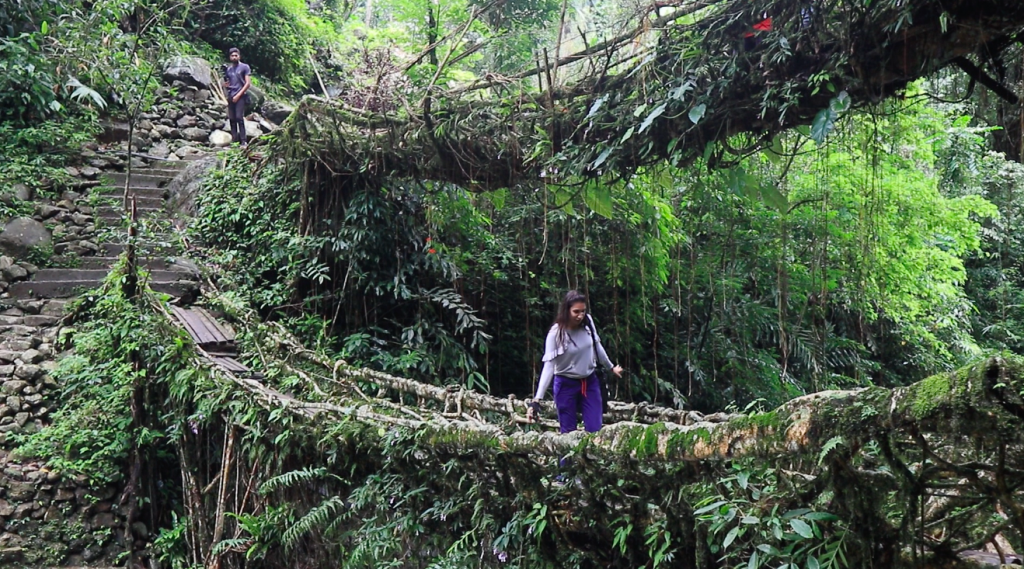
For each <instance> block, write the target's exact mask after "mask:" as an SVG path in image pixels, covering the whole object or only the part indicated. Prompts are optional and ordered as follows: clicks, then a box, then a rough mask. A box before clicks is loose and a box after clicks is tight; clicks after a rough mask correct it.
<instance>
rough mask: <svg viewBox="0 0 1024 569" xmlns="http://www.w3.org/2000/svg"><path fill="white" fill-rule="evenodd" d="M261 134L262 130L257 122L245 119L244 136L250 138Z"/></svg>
mask: <svg viewBox="0 0 1024 569" xmlns="http://www.w3.org/2000/svg"><path fill="white" fill-rule="evenodd" d="M261 134H263V130H262V129H260V125H259V123H257V122H253V121H245V136H247V137H248V138H250V139H252V138H256V137H257V136H259V135H261Z"/></svg>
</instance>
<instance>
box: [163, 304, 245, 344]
mask: <svg viewBox="0 0 1024 569" xmlns="http://www.w3.org/2000/svg"><path fill="white" fill-rule="evenodd" d="M171 310H172V312H173V314H174V316H175V317H176V318H177V319H178V320H179V321H181V323H182V325H183V326H184V328H185V331H186V332H188V334H189V336H191V337H192V341H193V342H195V343H196V344H197V345H198V346H199V347H201V348H203V349H204V350H205V349H213V350H215V351H229V352H232V353H233V352H234V350H235V336H234V331H232V330H230V329H226V327H224V326H220V325H218V323H217V320H216V319H215V318H213V317H212V316H211V315H210V313H208V312H206V311H205V310H203V309H201V308H193V309H188V308H182V307H179V306H171ZM229 334H230V335H229Z"/></svg>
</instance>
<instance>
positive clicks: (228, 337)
mask: <svg viewBox="0 0 1024 569" xmlns="http://www.w3.org/2000/svg"><path fill="white" fill-rule="evenodd" d="M192 310H193V311H194V312H196V313H197V314H199V316H200V317H202V318H203V320H204V321H205V322H206V323H207V324H208V325H209V326H210V327H211V329H213V330H215V331H216V333H217V334H218V335H219V336H221V337H222V338H223V340H222V341H224V342H234V341H235V331H234V330H232V329H231V327H230V326H228V325H227V324H225V323H224V322H221V321H220V320H218V319H217V318H214V317H213V316H212V315H211V314H210V313H209V312H208V311H207V310H206V309H204V308H198V307H196V308H193V309H192Z"/></svg>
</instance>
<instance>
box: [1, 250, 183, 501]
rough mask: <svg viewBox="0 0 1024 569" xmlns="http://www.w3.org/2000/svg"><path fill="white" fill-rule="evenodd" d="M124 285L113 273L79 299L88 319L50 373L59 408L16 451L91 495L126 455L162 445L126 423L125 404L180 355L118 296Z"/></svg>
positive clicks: (160, 437) (169, 337) (119, 471)
mask: <svg viewBox="0 0 1024 569" xmlns="http://www.w3.org/2000/svg"><path fill="white" fill-rule="evenodd" d="M123 278H124V274H123V272H122V271H121V270H115V271H114V272H112V273H111V276H110V277H108V281H107V284H106V286H105V288H104V289H102V290H99V291H94V292H92V293H87V294H86V295H85V296H84V297H83V301H82V302H83V303H86V304H87V305H89V308H88V315H89V319H88V320H86V321H84V322H82V323H81V325H80V326H79V327H78V328H77V329H76V330H75V331H74V337H73V341H74V349H75V353H74V355H71V356H69V357H67V358H64V359H62V360H61V363H60V366H59V367H58V368H57V370H55V372H54V376H55V378H56V379H57V380H58V382H59V383H60V384H61V385H62V387H63V392H62V394H61V401H62V404H61V407H60V409H59V410H58V411H56V412H55V413H54V414H53V415H52V423H51V424H50V426H48V427H47V428H45V429H43V430H41V431H39V432H36V433H33V434H31V435H27V436H25V437H22V438H21V439H20V443H21V444H20V446H19V447H18V449H17V453H18V454H19V455H20V456H22V457H30V458H37V459H40V460H44V461H46V462H47V463H48V465H49V466H50V468H52V469H53V470H56V471H58V472H62V473H65V474H66V475H79V474H80V475H85V476H86V478H87V480H88V481H89V483H90V484H92V485H93V486H96V487H100V486H103V485H106V484H109V483H112V482H117V481H120V480H122V479H123V475H124V472H125V464H126V461H127V458H128V455H129V452H130V451H131V450H132V448H133V447H136V446H138V447H142V448H146V449H153V452H157V450H158V449H160V448H161V446H162V445H165V444H166V443H167V440H166V438H165V437H166V435H165V434H164V432H163V431H162V430H161V429H160V428H159V427H157V426H155V425H154V424H149V423H147V424H139V423H137V422H135V421H134V420H133V413H132V400H133V398H134V397H136V396H137V395H136V393H137V390H138V388H139V385H140V384H141V383H143V382H147V381H154V380H157V381H158V380H161V379H164V380H165V379H167V378H168V376H169V375H173V373H174V371H175V370H176V369H177V367H178V366H180V365H181V362H182V350H184V349H185V344H184V343H183V342H182V341H181V338H180V337H179V336H178V335H177V334H176V333H174V332H171V331H170V330H168V324H167V322H166V320H165V319H164V318H163V317H162V316H160V315H157V314H154V313H153V312H152V311H148V310H141V309H140V307H139V305H138V304H137V303H136V302H133V300H132V299H127V298H125V297H123V296H122V295H121V294H120V283H121V282H122V280H123ZM140 362H148V363H149V365H147V366H140Z"/></svg>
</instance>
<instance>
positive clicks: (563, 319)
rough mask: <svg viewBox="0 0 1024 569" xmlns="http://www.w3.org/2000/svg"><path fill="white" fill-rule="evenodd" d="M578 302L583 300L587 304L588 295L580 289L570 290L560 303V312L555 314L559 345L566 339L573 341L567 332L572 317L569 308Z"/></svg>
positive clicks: (563, 343)
mask: <svg viewBox="0 0 1024 569" xmlns="http://www.w3.org/2000/svg"><path fill="white" fill-rule="evenodd" d="M577 302H582V303H583V304H584V305H585V304H586V303H587V297H586V295H584V294H583V293H581V292H579V291H575V290H570V291H569V292H567V293H565V298H563V299H562V303H561V304H559V305H558V314H556V315H555V322H554V324H555V325H556V326H558V338H557V339H558V343H559V345H562V346H564V345H565V341H566V340H569V341H570V342H571V341H572V338H569V335H568V332H567V331H568V330H569V321H570V319H571V318H572V314H570V312H569V310H570V309H571V308H572V305H574V304H576V303H577ZM584 324H585V322H584ZM574 344H575V342H574Z"/></svg>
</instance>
